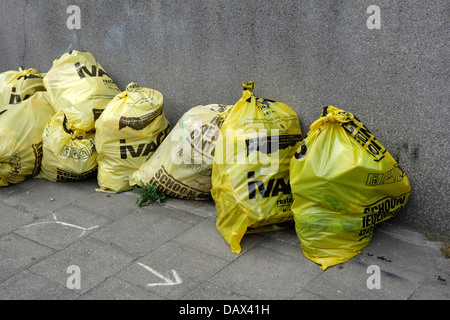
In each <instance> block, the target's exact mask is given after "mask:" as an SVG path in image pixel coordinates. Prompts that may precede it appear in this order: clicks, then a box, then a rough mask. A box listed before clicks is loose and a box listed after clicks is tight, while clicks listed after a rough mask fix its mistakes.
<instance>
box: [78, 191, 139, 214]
mask: <svg viewBox="0 0 450 320" xmlns="http://www.w3.org/2000/svg"><path fill="white" fill-rule="evenodd" d="M138 197H139V194H137V193H134V192H133V191H126V192H122V193H119V194H110V193H105V192H98V191H92V192H91V193H89V194H88V195H87V196H85V197H83V201H79V202H77V203H76V204H75V205H76V206H77V207H80V208H83V209H85V210H87V211H91V212H94V213H98V214H101V215H103V216H106V217H108V218H111V219H118V218H121V217H124V216H126V215H127V214H129V213H131V212H133V211H135V210H136V209H138V208H139V206H138V205H137V204H136V199H137V198H138Z"/></svg>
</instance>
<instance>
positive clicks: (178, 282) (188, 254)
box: [0, 179, 450, 300]
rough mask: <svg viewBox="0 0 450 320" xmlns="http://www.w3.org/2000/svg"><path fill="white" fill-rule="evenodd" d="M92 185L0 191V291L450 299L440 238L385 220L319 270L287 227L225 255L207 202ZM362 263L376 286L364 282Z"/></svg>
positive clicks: (53, 295)
mask: <svg viewBox="0 0 450 320" xmlns="http://www.w3.org/2000/svg"><path fill="white" fill-rule="evenodd" d="M97 187H98V185H97V181H96V180H95V179H93V180H87V181H84V182H77V183H65V184H61V183H53V182H50V181H46V180H43V179H34V180H28V181H26V182H24V183H22V184H19V185H15V186H10V187H7V188H1V189H0V202H1V206H0V219H1V223H0V257H1V259H0V299H2V300H19V299H33V300H38V299H39V300H41V299H46V300H47V299H64V300H72V299H101V300H106V299H133V300H138V299H149V300H154V299H156V300H290V299H307V300H310V299H314V300H317V299H361V300H368V299H391V300H404V299H441V300H442V299H444V300H450V260H449V259H445V257H444V256H443V254H442V253H441V252H440V250H439V245H440V244H439V243H436V242H432V241H429V240H427V238H426V237H425V236H423V235H421V234H419V233H416V232H412V231H409V230H406V229H402V228H399V227H396V226H392V225H390V224H389V223H384V224H382V225H380V226H379V227H378V228H377V229H376V232H375V235H374V237H373V239H372V241H371V243H370V245H369V246H368V247H367V248H366V249H365V250H364V251H363V252H362V253H360V254H359V255H358V256H356V257H355V258H353V259H352V260H350V261H348V262H346V263H344V264H341V265H339V266H335V267H332V268H329V269H328V270H326V271H322V270H321V269H320V268H319V267H318V266H317V265H316V264H315V263H313V262H311V261H309V260H308V259H306V258H305V257H304V255H303V253H302V252H301V250H300V246H299V242H298V239H297V236H296V234H295V230H294V229H293V228H292V229H285V230H282V231H277V232H271V233H264V234H253V235H247V236H245V237H244V239H243V241H242V247H243V250H242V253H241V254H240V255H236V254H233V253H231V251H230V248H229V246H228V244H227V243H226V242H225V241H224V240H223V239H222V237H221V236H220V234H219V233H218V232H217V230H216V227H215V208H214V204H213V203H212V202H198V201H182V200H179V199H173V198H169V199H168V200H167V202H166V203H163V204H157V205H153V206H151V207H144V208H139V206H138V205H137V204H136V199H137V198H138V193H137V192H136V191H129V192H125V193H121V194H112V195H111V194H105V193H99V192H96V191H95V188H97ZM71 266H75V267H72V268H75V269H71V268H70V267H71ZM369 266H377V267H379V270H380V272H381V273H380V289H376V288H375V289H369V288H368V286H367V282H368V279H369V277H371V276H372V275H375V273H373V274H372V273H368V268H369ZM77 268H79V269H77ZM370 270H371V269H370V268H369V271H370ZM78 271H79V273H78ZM77 275H80V277H79V278H77V277H76V276H77ZM78 279H79V282H78ZM370 279H372V278H370ZM370 279H369V283H372V284H373V283H375V282H373V281H371V280H370ZM77 284H80V289H77Z"/></svg>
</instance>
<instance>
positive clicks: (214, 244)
mask: <svg viewBox="0 0 450 320" xmlns="http://www.w3.org/2000/svg"><path fill="white" fill-rule="evenodd" d="M263 239H264V236H263V235H262V234H249V235H246V236H245V237H244V238H243V239H242V241H241V247H242V252H241V254H243V253H245V252H247V251H248V250H249V249H250V248H252V247H253V246H254V245H256V244H257V243H258V242H260V241H262V240H263ZM173 240H174V241H176V242H179V243H183V244H185V245H187V246H190V247H192V248H195V249H197V250H200V251H203V252H206V253H209V254H212V255H215V256H217V257H220V258H222V259H226V260H229V261H232V260H234V259H236V258H238V257H239V255H237V254H235V253H233V252H231V249H230V245H229V244H228V243H227V242H226V241H225V240H224V239H223V237H222V236H221V235H220V233H219V232H218V231H217V228H216V222H215V220H214V219H211V218H207V219H204V220H203V221H201V222H200V223H198V224H196V225H195V226H193V227H192V228H190V229H188V230H186V231H185V232H183V233H182V234H180V235H179V236H177V237H175V238H174V239H173Z"/></svg>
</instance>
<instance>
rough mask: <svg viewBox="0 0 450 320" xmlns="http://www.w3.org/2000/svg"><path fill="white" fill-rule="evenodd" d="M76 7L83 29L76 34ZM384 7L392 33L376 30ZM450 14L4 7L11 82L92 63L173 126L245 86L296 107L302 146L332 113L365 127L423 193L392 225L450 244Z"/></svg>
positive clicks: (209, 3) (403, 5)
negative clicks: (15, 73) (71, 62)
mask: <svg viewBox="0 0 450 320" xmlns="http://www.w3.org/2000/svg"><path fill="white" fill-rule="evenodd" d="M69 5H78V6H79V7H80V9H81V29H79V30H69V29H68V28H67V25H66V23H67V19H68V18H69V16H70V14H68V13H67V8H68V6H69ZM370 5H377V6H379V8H380V12H381V29H369V28H368V27H367V25H366V21H367V19H368V18H369V17H370V15H371V14H370V13H367V8H368V7H369V6H370ZM449 8H450V2H449V1H447V0H432V1H413V0H411V1H390V0H370V1H366V0H355V1H307V0H305V1H303V0H302V1H300V0H277V1H250V0H189V1H182V0H149V1H145V0H134V1H132V0H122V1H115V0H97V1H88V0H62V1H60V0H58V1H56V0H46V1H25V0H19V1H18V0H14V1H13V0H0V28H1V32H0V57H1V58H0V72H3V71H6V70H9V69H17V68H18V67H19V66H20V65H23V66H24V67H27V68H28V67H34V68H38V69H40V70H41V71H42V72H46V71H48V69H50V67H51V65H52V62H53V60H54V59H57V58H59V57H60V56H61V55H62V54H63V53H64V52H67V51H70V50H71V49H80V50H84V51H89V52H91V53H92V54H94V56H95V57H96V58H97V60H98V61H99V62H100V63H101V64H102V66H103V67H104V68H105V70H106V71H107V72H108V74H109V75H110V76H111V77H112V78H113V79H114V80H115V82H116V83H117V84H118V85H119V87H120V88H121V89H122V90H123V89H124V88H125V86H126V85H127V84H128V83H129V82H132V81H134V82H137V83H139V84H140V85H142V86H147V87H150V88H152V89H156V90H159V91H161V92H162V93H163V95H164V99H165V110H166V115H167V117H168V119H169V120H170V121H171V122H172V123H173V124H175V123H176V122H177V120H178V119H179V117H180V116H181V115H182V114H183V113H184V112H186V111H187V110H188V109H190V108H192V107H194V106H196V105H201V104H209V103H224V104H234V103H235V102H236V101H237V100H238V99H239V98H240V96H241V93H242V90H241V83H242V81H249V80H253V81H255V83H256V89H255V93H256V95H257V96H260V97H264V98H268V99H272V100H277V101H281V102H284V103H286V104H287V105H289V106H290V107H291V108H293V109H294V110H295V111H296V112H297V113H298V114H299V117H300V120H301V125H302V129H303V132H304V133H305V134H306V133H307V132H308V130H309V126H310V124H311V123H312V122H313V121H314V120H315V119H317V117H318V116H319V114H320V111H321V109H322V108H323V107H324V106H326V105H330V104H333V105H335V106H337V107H340V108H343V109H346V110H348V111H350V112H353V113H354V114H355V115H357V116H358V117H359V118H360V119H361V120H362V121H363V122H364V123H365V124H366V125H367V127H368V128H369V129H370V130H371V131H372V133H373V134H374V135H375V136H376V137H377V138H378V140H379V141H380V142H381V143H383V144H384V146H385V147H386V148H387V149H388V150H389V151H390V153H391V154H392V155H393V156H394V157H395V158H396V159H397V160H398V161H399V163H400V166H401V167H402V168H403V169H404V170H405V171H406V173H407V175H408V177H409V179H410V181H411V184H412V188H413V195H412V197H411V199H410V202H409V203H408V205H407V207H406V208H405V210H404V211H403V212H402V213H401V214H400V215H399V216H398V217H397V218H395V219H394V220H393V222H394V223H398V224H401V225H403V226H405V227H410V228H413V229H417V230H422V231H429V232H431V233H435V234H440V235H443V236H447V237H448V236H449V234H450V215H449V208H450V203H449V198H450V197H449V175H450V171H449V165H448V159H447V157H448V156H449V151H448V150H449V149H448V147H447V143H448V142H449V141H450V137H449V131H448V123H449V121H450V117H449V89H448V88H449V82H448V80H449V23H448V22H449V20H448V15H449V11H450V10H449Z"/></svg>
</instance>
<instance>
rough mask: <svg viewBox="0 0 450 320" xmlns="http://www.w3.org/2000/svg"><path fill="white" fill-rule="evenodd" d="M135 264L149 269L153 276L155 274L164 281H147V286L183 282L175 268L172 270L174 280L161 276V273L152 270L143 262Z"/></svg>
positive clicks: (170, 284)
mask: <svg viewBox="0 0 450 320" xmlns="http://www.w3.org/2000/svg"><path fill="white" fill-rule="evenodd" d="M137 264H138V265H140V266H141V267H143V268H144V269H146V270H148V271H150V272H151V273H153V274H154V275H155V276H157V277H158V278H160V279H161V280H164V282H160V283H148V284H147V286H149V287H154V286H174V285H177V284H180V283H182V282H183V281H181V279H180V277H179V276H178V273H177V272H176V271H175V270H172V273H173V276H174V278H175V281H173V280H171V279H169V278H167V277H165V276H163V275H162V274H161V273H159V272H157V271H155V270H153V269H152V268H150V267H149V266H146V265H145V264H143V263H140V262H138V263H137Z"/></svg>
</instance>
